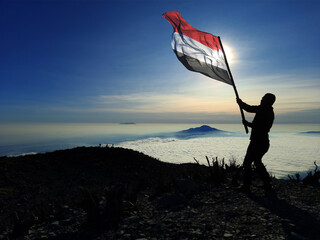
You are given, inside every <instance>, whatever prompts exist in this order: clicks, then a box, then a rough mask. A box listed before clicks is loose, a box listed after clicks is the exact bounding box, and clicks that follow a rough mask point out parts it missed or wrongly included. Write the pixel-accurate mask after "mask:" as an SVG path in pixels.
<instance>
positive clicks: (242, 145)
mask: <svg viewBox="0 0 320 240" xmlns="http://www.w3.org/2000/svg"><path fill="white" fill-rule="evenodd" d="M248 144H249V139H248V138H244V137H232V136H230V137H196V138H190V139H178V138H159V137H151V138H146V139H141V140H136V141H126V142H121V143H119V144H117V146H119V147H123V148H129V149H133V150H137V151H140V152H143V153H145V154H147V155H150V156H152V157H155V158H157V159H159V160H161V161H165V162H173V163H186V162H195V161H194V158H196V159H197V160H198V161H200V163H202V164H207V161H206V156H208V157H209V158H210V159H211V158H215V157H218V158H219V159H222V158H225V160H226V161H227V162H228V161H229V160H230V159H235V160H236V161H237V162H238V163H239V164H241V163H242V161H243V158H244V156H245V153H246V150H247V146H248ZM270 144H271V146H270V149H269V151H268V152H267V154H266V155H265V156H264V157H263V163H264V164H265V165H266V167H267V169H268V171H269V172H270V173H271V174H272V175H273V176H275V177H278V178H284V177H287V176H288V174H290V175H292V174H295V173H296V172H301V173H302V174H303V173H306V171H308V170H312V169H314V161H317V162H318V164H319V165H320V159H319V156H320V148H319V145H320V142H319V137H314V136H304V135H278V136H276V137H272V138H271V139H270Z"/></svg>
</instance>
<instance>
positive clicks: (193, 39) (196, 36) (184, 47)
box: [162, 11, 233, 85]
mask: <svg viewBox="0 0 320 240" xmlns="http://www.w3.org/2000/svg"><path fill="white" fill-rule="evenodd" d="M162 16H163V17H165V18H166V19H167V21H168V22H169V23H171V25H172V27H173V29H174V32H173V35H172V42H171V45H172V48H173V51H174V52H175V54H176V55H177V57H178V59H179V60H180V62H181V63H182V64H183V65H184V66H185V67H186V68H187V69H189V70H191V71H194V72H199V73H202V74H204V75H206V76H208V77H210V78H213V79H216V80H218V81H221V82H224V83H227V84H230V85H232V84H233V83H232V80H231V78H230V76H229V74H228V68H227V64H226V60H225V57H224V54H223V51H222V47H221V45H220V41H219V38H218V37H216V36H214V35H212V34H210V33H206V32H202V31H199V30H198V29H196V28H194V27H192V26H191V25H190V24H189V23H187V22H186V20H184V19H183V18H182V16H181V14H180V13H179V12H177V11H169V12H166V13H164V14H163V15H162Z"/></svg>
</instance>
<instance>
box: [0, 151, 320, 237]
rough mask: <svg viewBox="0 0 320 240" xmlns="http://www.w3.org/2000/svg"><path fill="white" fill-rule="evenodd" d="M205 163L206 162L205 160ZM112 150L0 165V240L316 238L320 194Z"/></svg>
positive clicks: (215, 164)
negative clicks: (247, 189) (247, 185)
mask: <svg viewBox="0 0 320 240" xmlns="http://www.w3.org/2000/svg"><path fill="white" fill-rule="evenodd" d="M208 160H209V159H208ZM209 164H210V167H208V166H202V165H198V164H196V163H195V164H181V165H176V164H168V163H163V162H160V161H157V160H156V159H153V158H150V157H148V156H146V155H144V154H141V153H138V152H135V151H132V150H126V149H121V148H110V147H106V148H99V147H92V148H76V149H71V150H63V151H56V152H53V153H46V154H37V155H29V156H23V157H16V158H13V157H0V224H1V225H0V239H140V240H141V239H320V230H319V229H320V214H319V212H320V188H319V187H317V186H308V185H304V184H301V183H296V182H294V181H289V180H280V179H273V180H272V184H273V186H274V190H275V192H271V193H265V192H264V190H263V189H262V188H261V187H260V184H261V183H260V182H259V180H258V179H256V180H255V181H254V186H253V187H252V191H251V193H250V194H245V193H242V192H239V191H238V190H237V186H238V185H237V184H238V183H240V182H241V168H239V167H238V166H236V165H235V164H234V163H233V164H224V163H223V162H222V161H220V162H219V161H217V160H215V159H213V161H212V160H209Z"/></svg>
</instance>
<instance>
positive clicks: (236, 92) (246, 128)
mask: <svg viewBox="0 0 320 240" xmlns="http://www.w3.org/2000/svg"><path fill="white" fill-rule="evenodd" d="M218 39H219V42H220V46H221V49H222V53H223V56H224V58H225V60H226V65H227V69H228V73H229V75H230V79H231V82H232V86H233V89H234V93H235V94H236V97H237V99H238V98H239V94H238V91H237V88H236V85H235V83H234V80H233V77H232V74H231V71H230V67H229V64H228V60H227V57H226V54H225V52H224V49H223V45H222V42H221V39H220V37H219V36H218ZM239 108H240V113H241V117H242V121H245V117H244V113H243V109H242V108H241V107H240V106H239ZM243 126H244V129H245V130H246V133H247V134H248V132H249V130H248V127H247V125H245V124H243Z"/></svg>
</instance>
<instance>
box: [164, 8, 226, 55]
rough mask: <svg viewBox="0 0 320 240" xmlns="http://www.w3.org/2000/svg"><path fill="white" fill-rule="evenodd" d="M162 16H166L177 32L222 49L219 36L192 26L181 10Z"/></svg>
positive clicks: (211, 46)
mask: <svg viewBox="0 0 320 240" xmlns="http://www.w3.org/2000/svg"><path fill="white" fill-rule="evenodd" d="M162 16H163V17H165V18H166V19H167V21H168V22H169V23H171V25H172V27H173V29H174V31H175V32H177V33H181V34H183V35H185V36H188V37H190V38H192V39H194V40H196V41H198V42H200V43H202V44H203V45H206V46H208V47H209V48H212V49H214V50H217V51H219V50H221V46H220V42H219V39H218V37H216V36H214V35H212V34H210V33H206V32H202V31H199V30H198V29H196V28H194V27H192V26H191V25H190V24H189V23H187V21H186V20H184V19H183V17H182V16H181V14H180V13H179V12H177V11H169V12H166V13H164V14H162Z"/></svg>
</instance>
